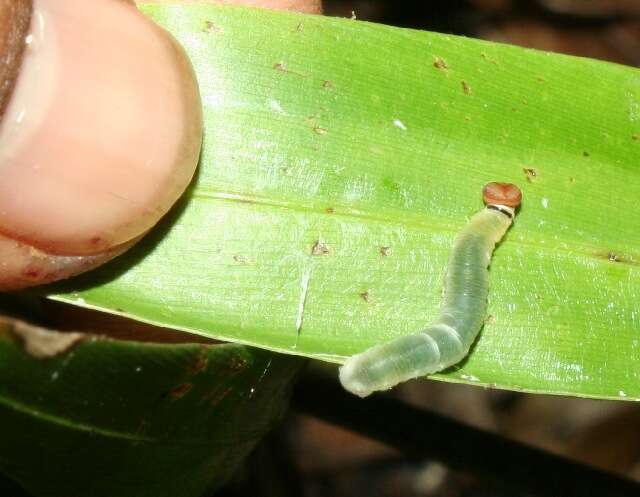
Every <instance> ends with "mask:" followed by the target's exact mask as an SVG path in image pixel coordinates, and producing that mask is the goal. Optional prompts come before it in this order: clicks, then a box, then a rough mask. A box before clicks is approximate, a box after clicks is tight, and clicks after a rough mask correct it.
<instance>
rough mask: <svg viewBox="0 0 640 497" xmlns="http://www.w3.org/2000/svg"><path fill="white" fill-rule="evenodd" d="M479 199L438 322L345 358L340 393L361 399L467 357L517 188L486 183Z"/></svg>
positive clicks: (458, 244) (457, 244) (457, 250)
mask: <svg viewBox="0 0 640 497" xmlns="http://www.w3.org/2000/svg"><path fill="white" fill-rule="evenodd" d="M482 196H483V200H484V203H485V208H484V209H482V210H481V211H479V212H477V213H476V214H475V215H474V216H473V217H472V218H471V219H470V220H469V222H468V223H467V225H466V226H465V227H464V228H463V229H462V231H461V232H460V233H459V234H458V236H457V237H456V239H455V241H454V242H453V248H452V250H451V255H450V256H449V263H448V266H447V270H446V275H445V278H444V297H443V302H442V307H441V310H440V315H439V316H438V318H437V319H436V320H435V321H434V322H432V323H431V324H429V325H428V326H427V327H426V328H424V329H423V330H422V331H420V332H418V333H415V334H412V335H407V336H403V337H400V338H396V339H395V340H392V341H390V342H387V343H383V344H380V345H376V346H373V347H371V348H369V349H366V350H365V351H364V352H361V353H359V354H355V355H353V356H351V357H349V358H348V359H347V360H346V361H345V363H344V365H343V366H342V367H341V368H340V374H339V376H340V382H341V383H342V386H343V387H344V388H345V389H346V390H348V391H350V392H352V393H354V394H356V395H358V396H360V397H366V396H367V395H369V394H371V393H373V392H375V391H378V390H387V389H389V388H391V387H394V386H395V385H397V384H398V383H401V382H403V381H406V380H410V379H413V378H417V377H419V376H425V375H428V374H432V373H435V372H437V371H441V370H442V369H445V368H447V367H449V366H452V365H454V364H456V363H458V362H460V361H461V360H462V359H463V358H464V357H465V356H466V355H467V354H468V353H469V349H470V348H471V345H472V344H473V342H474V341H475V339H476V337H477V335H478V332H479V331H480V328H482V324H483V322H484V318H485V312H486V308H487V294H488V291H489V278H488V267H489V263H490V262H491V255H492V253H493V249H494V248H495V246H496V244H497V243H498V242H499V241H500V240H501V239H502V237H503V236H504V234H505V233H506V232H507V230H508V229H509V227H510V226H511V223H512V222H513V217H514V216H515V214H516V209H517V207H518V206H519V205H520V201H521V200H522V193H521V192H520V189H519V188H518V187H517V186H516V185H513V184H510V183H488V184H486V185H485V186H484V188H483V190H482Z"/></svg>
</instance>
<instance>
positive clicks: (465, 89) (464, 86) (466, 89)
mask: <svg viewBox="0 0 640 497" xmlns="http://www.w3.org/2000/svg"><path fill="white" fill-rule="evenodd" d="M461 83H462V91H463V92H464V94H465V95H471V86H469V83H467V82H466V81H462V82H461Z"/></svg>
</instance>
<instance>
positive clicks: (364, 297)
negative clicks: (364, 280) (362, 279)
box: [360, 290, 371, 303]
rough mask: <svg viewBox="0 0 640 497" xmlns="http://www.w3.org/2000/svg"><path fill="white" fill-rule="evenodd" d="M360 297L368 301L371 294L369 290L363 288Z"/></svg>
mask: <svg viewBox="0 0 640 497" xmlns="http://www.w3.org/2000/svg"><path fill="white" fill-rule="evenodd" d="M360 298H361V299H362V300H364V301H365V302H367V303H369V302H370V301H371V294H370V293H369V290H365V291H364V292H362V293H361V294H360Z"/></svg>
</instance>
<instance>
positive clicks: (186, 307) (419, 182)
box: [58, 5, 640, 399]
mask: <svg viewBox="0 0 640 497" xmlns="http://www.w3.org/2000/svg"><path fill="white" fill-rule="evenodd" d="M145 12H146V13H147V14H148V15H150V16H152V17H153V18H154V19H155V20H156V21H158V22H160V23H161V24H163V25H165V26H166V27H167V28H168V29H170V30H171V31H172V32H173V33H174V34H175V35H176V36H177V37H178V38H179V39H180V41H181V42H182V43H183V45H184V46H185V48H186V49H187V51H188V52H189V55H190V56H191V58H192V60H193V62H194V65H195V67H196V72H197V74H198V78H199V81H200V85H201V90H202V95H203V103H204V110H205V119H206V123H205V128H206V131H205V135H206V136H205V146H204V149H203V155H202V161H201V168H200V172H199V177H198V180H197V183H196V184H195V186H194V189H193V190H192V192H190V196H189V197H188V202H187V201H186V203H185V206H184V208H183V210H179V211H178V212H176V214H175V218H174V219H173V220H171V221H175V223H174V224H171V225H170V226H169V223H168V224H167V225H165V226H166V228H165V229H166V230H167V232H166V233H164V232H162V230H160V231H159V233H162V237H160V236H158V237H157V239H155V240H153V239H151V240H145V241H143V243H142V245H141V246H140V247H139V248H138V251H137V252H134V254H133V255H127V256H125V257H124V258H123V259H122V260H121V261H119V262H116V263H115V266H113V265H112V266H111V267H108V268H107V269H106V270H105V271H103V272H101V273H100V272H99V273H98V276H96V275H90V276H88V277H87V278H86V279H84V280H82V279H80V280H76V282H74V284H75V285H78V284H79V283H78V282H82V281H85V282H86V284H87V288H86V289H84V290H83V291H81V292H77V293H75V292H73V291H72V292H70V293H68V294H67V295H66V296H64V295H63V296H59V297H58V298H62V299H65V300H67V301H70V302H78V299H83V302H84V303H85V304H89V305H92V306H95V307H98V308H101V309H104V310H111V311H114V310H116V309H121V311H116V312H123V313H124V314H126V315H128V316H131V317H135V318H137V319H142V320H147V321H150V322H153V323H156V324H162V325H165V326H171V327H175V328H179V329H184V330H187V331H190V332H194V333H200V334H204V335H207V336H214V337H217V338H221V339H226V340H231V341H237V342H240V343H246V344H251V345H256V346H260V347H264V348H268V349H271V350H277V351H281V352H287V353H293V354H300V355H306V356H309V357H314V358H319V359H323V360H330V361H335V362H339V361H340V360H341V358H342V357H344V356H347V355H349V354H352V353H354V352H357V351H359V350H362V349H364V348H365V347H367V346H370V345H372V344H374V343H378V342H380V341H383V340H386V339H389V338H391V337H393V336H397V335H400V334H406V333H411V332H415V331H416V330H417V329H420V328H421V327H422V326H424V324H426V323H427V322H428V321H429V319H430V317H432V316H434V315H436V313H437V310H438V307H439V304H440V293H441V281H442V275H443V271H444V267H445V264H446V259H447V254H448V251H449V247H450V244H451V241H452V240H453V237H454V236H455V233H456V232H457V230H458V229H459V228H460V227H461V226H462V225H463V224H464V222H465V220H466V218H467V217H468V216H469V215H471V214H472V213H473V212H474V211H475V210H477V209H478V208H479V207H480V199H479V195H480V189H481V187H482V185H483V184H484V183H486V182H487V181H490V180H501V181H510V182H514V183H517V184H519V185H520V186H521V187H522V190H523V192H524V204H523V208H522V209H521V212H520V214H519V215H518V218H517V219H516V224H515V226H514V227H513V228H512V230H511V232H510V233H509V234H508V236H507V239H506V240H505V242H504V243H503V244H502V245H501V246H500V247H499V248H498V250H497V252H496V254H495V256H494V260H493V263H492V267H491V275H490V279H491V293H490V297H489V299H490V306H489V314H490V315H491V318H490V319H489V321H488V323H487V325H486V326H485V328H484V330H483V332H482V334H481V337H480V339H479V340H478V342H477V344H476V346H475V348H474V350H473V353H472V354H471V356H470V357H469V359H468V360H467V361H466V362H465V363H463V365H462V366H461V367H460V368H454V369H453V370H452V371H449V372H447V373H445V374H443V375H439V376H438V377H439V378H441V379H446V380H452V381H462V382H467V383H474V384H481V385H496V386H501V387H504V388H512V389H524V390H528V391H538V392H547V393H573V394H577V395H583V396H594V397H603V398H625V399H631V398H633V399H640V387H639V386H638V385H640V382H638V380H639V379H640V378H639V374H640V373H638V372H637V371H640V368H639V367H638V366H640V354H638V347H639V344H638V340H637V338H636V334H637V331H638V329H639V327H640V325H639V322H638V314H637V311H636V310H635V304H634V302H635V301H636V300H637V297H638V296H639V295H640V283H639V281H640V280H639V279H638V274H639V272H640V269H639V266H638V261H639V260H640V255H639V253H638V250H637V246H638V241H639V240H638V235H637V233H638V232H639V228H640V220H639V219H638V216H635V215H634V214H633V213H634V209H635V205H634V204H635V198H637V197H638V194H640V178H639V176H640V170H639V169H638V166H637V164H638V159H640V141H638V140H637V139H635V138H634V137H636V133H637V132H638V128H639V127H640V72H639V71H638V70H635V69H632V68H626V67H622V66H617V65H615V64H608V63H604V62H599V61H595V60H589V59H580V58H575V57H567V56H561V55H556V54H548V53H543V52H536V51H532V50H524V49H520V48H517V47H510V46H506V45H498V44H491V43H486V42H480V41H477V40H469V39H463V38H458V37H452V36H445V35H439V34H434V33H424V32H417V31H411V30H403V29H397V28H390V27H386V26H379V25H373V24H368V23H361V22H353V21H348V20H342V19H330V18H321V17H313V16H302V15H294V14H284V13H275V12H264V11H257V10H250V9H238V8H228V7H214V6H183V5H181V6H171V5H169V6H166V5H164V6H159V5H149V6H147V7H145ZM612 192H615V195H614V194H613V193H612ZM136 254H137V255H136ZM137 257H139V258H140V261H139V263H138V264H137V265H134V266H133V267H131V265H132V261H137ZM114 267H115V268H120V267H121V268H122V272H121V274H119V276H118V277H117V278H115V279H113V280H112V281H106V280H108V279H109V278H113V274H115V273H118V272H119V269H118V270H114ZM167 267H169V268H170V271H167V270H166V268H167ZM99 275H103V278H105V281H106V282H104V281H103V282H100V283H99V284H96V283H95V281H96V278H97V279H98V280H99V278H100V276H99ZM305 281H306V284H305ZM81 303H82V302H81ZM612 330H615V332H613V331H612ZM620 357H625V360H624V361H619V358H620Z"/></svg>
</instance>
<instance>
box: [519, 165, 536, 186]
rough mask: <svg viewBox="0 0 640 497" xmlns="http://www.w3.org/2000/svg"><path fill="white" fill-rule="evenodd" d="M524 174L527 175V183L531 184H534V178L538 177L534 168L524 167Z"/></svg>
mask: <svg viewBox="0 0 640 497" xmlns="http://www.w3.org/2000/svg"><path fill="white" fill-rule="evenodd" d="M522 172H523V173H524V174H525V176H526V178H527V181H528V182H529V183H533V178H535V177H536V176H538V173H537V171H536V170H535V169H533V168H532V167H523V168H522Z"/></svg>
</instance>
